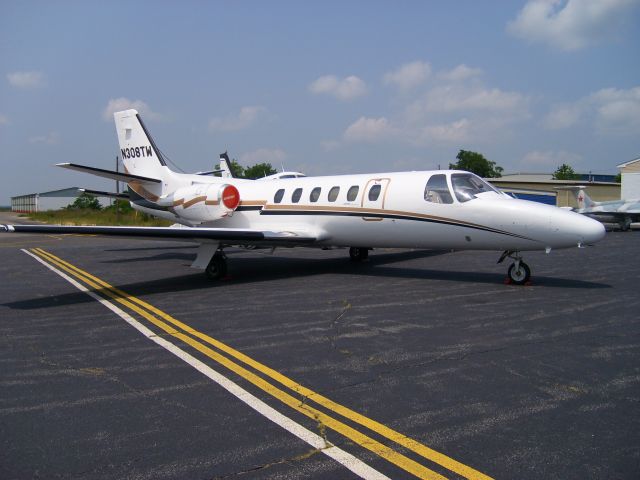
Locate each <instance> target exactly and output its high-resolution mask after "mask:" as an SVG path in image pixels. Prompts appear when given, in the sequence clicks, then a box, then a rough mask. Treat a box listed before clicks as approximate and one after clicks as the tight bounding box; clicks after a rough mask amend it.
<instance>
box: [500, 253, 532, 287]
mask: <svg viewBox="0 0 640 480" xmlns="http://www.w3.org/2000/svg"><path fill="white" fill-rule="evenodd" d="M507 257H509V258H512V259H513V260H514V262H513V263H512V264H511V265H510V266H509V270H507V275H508V276H509V283H512V284H514V285H525V284H526V283H527V282H528V281H529V280H530V279H531V269H530V268H529V265H527V264H526V263H524V262H523V261H522V256H521V255H520V253H519V252H515V251H511V250H507V251H505V252H504V253H503V254H502V256H501V257H500V260H498V263H502V262H503V261H504V259H505V258H507Z"/></svg>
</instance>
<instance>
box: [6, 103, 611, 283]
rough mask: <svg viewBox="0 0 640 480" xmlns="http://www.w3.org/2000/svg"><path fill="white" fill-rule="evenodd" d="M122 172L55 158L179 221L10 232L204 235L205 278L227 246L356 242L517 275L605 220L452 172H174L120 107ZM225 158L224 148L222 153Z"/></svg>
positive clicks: (589, 236) (357, 250)
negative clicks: (465, 256)
mask: <svg viewBox="0 0 640 480" xmlns="http://www.w3.org/2000/svg"><path fill="white" fill-rule="evenodd" d="M114 118H115V123H116V130H117V134H118V141H119V143H120V153H121V156H122V160H123V163H124V167H125V172H124V173H118V172H114V171H110V170H104V169H101V168H95V167H87V166H83V165H76V164H72V163H63V164H59V166H61V167H64V168H68V169H71V170H77V171H80V172H85V173H90V174H93V175H98V176H100V177H105V178H109V179H112V180H120V181H123V182H126V183H127V185H128V191H129V200H130V202H131V206H132V207H133V208H135V209H137V210H140V211H142V212H145V213H148V214H151V215H155V216H157V217H161V218H166V219H169V220H171V221H174V222H176V223H177V224H180V225H177V226H173V227H99V226H57V225H6V226H4V230H5V231H10V232H38V233H75V234H78V233H80V234H82V233H85V234H103V235H119V236H126V237H141V238H158V239H179V240H191V241H194V242H198V243H199V244H200V247H199V249H198V253H197V257H196V259H195V261H194V262H193V264H192V266H193V267H196V268H202V269H204V270H205V272H206V274H207V275H208V276H209V277H210V278H213V279H215V278H220V277H221V276H223V275H225V272H226V270H227V263H226V258H225V255H224V253H223V248H224V247H227V246H230V245H252V246H253V245H254V246H269V247H280V246H286V247H293V246H307V247H349V254H350V256H351V259H352V260H354V261H359V260H363V259H365V258H367V256H368V253H369V250H370V249H372V248H384V247H400V248H433V249H455V250H498V251H502V252H503V253H502V255H501V256H500V259H499V261H498V262H499V263H500V262H502V261H503V260H504V259H505V258H507V257H509V258H512V259H513V260H514V262H513V264H512V265H511V266H510V267H509V269H508V275H509V278H510V279H511V281H512V282H513V283H516V284H524V283H526V282H527V281H528V280H529V277H530V269H529V267H528V266H527V264H526V263H525V262H524V261H523V260H522V255H521V252H523V251H529V250H545V251H546V252H547V253H549V252H550V251H551V250H552V249H555V248H568V247H581V246H583V245H587V244H591V243H593V242H597V241H598V240H600V239H602V238H603V237H604V234H605V231H604V228H603V226H602V224H600V223H599V222H597V221H595V220H592V219H590V218H587V217H584V216H582V215H578V214H576V213H574V212H570V211H566V210H562V209H560V208H557V207H555V206H549V205H543V204H539V203H534V202H529V201H525V200H517V199H513V198H511V197H509V196H508V195H505V194H503V193H502V192H500V191H499V190H496V189H495V188H493V187H492V186H491V185H489V184H488V183H486V182H485V181H484V180H482V179H481V178H479V177H477V176H476V175H474V174H472V173H469V172H465V171H456V170H446V171H445V170H437V171H422V172H394V173H371V174H360V175H340V176H325V177H299V178H286V179H273V180H270V181H254V180H244V179H238V178H233V177H231V176H227V177H213V176H206V175H195V174H184V173H176V172H173V171H171V170H170V169H169V167H168V166H167V163H166V161H165V159H164V157H163V155H162V153H161V152H160V150H159V149H158V148H157V147H156V144H155V142H154V140H153V138H152V137H151V136H150V135H149V133H148V131H147V129H146V127H145V125H144V123H143V122H142V120H141V118H140V116H139V115H138V112H137V111H135V110H126V111H122V112H116V113H115V114H114ZM223 160H225V161H226V158H223Z"/></svg>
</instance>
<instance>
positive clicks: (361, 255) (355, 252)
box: [349, 247, 369, 262]
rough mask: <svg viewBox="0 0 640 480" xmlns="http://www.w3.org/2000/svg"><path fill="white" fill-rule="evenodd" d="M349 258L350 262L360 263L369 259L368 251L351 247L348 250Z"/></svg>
mask: <svg viewBox="0 0 640 480" xmlns="http://www.w3.org/2000/svg"><path fill="white" fill-rule="evenodd" d="M349 257H350V258H351V261H352V262H362V261H363V260H366V259H367V258H369V249H368V248H362V247H351V248H350V249H349Z"/></svg>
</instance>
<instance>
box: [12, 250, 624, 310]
mask: <svg viewBox="0 0 640 480" xmlns="http://www.w3.org/2000/svg"><path fill="white" fill-rule="evenodd" d="M447 253H449V251H410V252H403V253H388V254H376V255H371V256H370V257H369V261H367V262H363V263H353V262H350V261H349V260H348V259H346V258H344V257H340V258H336V257H334V258H324V259H323V258H318V259H309V258H304V259H300V258H287V257H284V258H283V257H275V258H274V257H268V256H264V257H258V258H256V257H251V258H248V257H245V258H234V259H233V260H232V261H231V262H230V270H231V272H232V276H231V277H229V278H227V279H224V280H221V281H217V282H211V281H209V280H208V279H207V278H206V277H205V276H204V275H203V274H202V273H201V272H199V271H198V273H190V274H185V275H177V276H172V277H166V278H160V279H155V280H147V281H142V282H132V283H127V284H120V285H114V286H115V287H117V288H118V289H120V290H122V291H124V292H126V293H128V294H130V295H132V296H135V297H140V296H144V295H153V294H162V293H175V292H181V291H190V290H203V289H211V288H220V287H229V286H234V287H235V286H238V287H240V286H242V285H251V284H253V283H257V282H265V281H274V280H279V279H286V278H291V277H296V278H297V277H299V278H302V277H306V276H315V275H323V274H332V275H358V276H370V277H388V278H408V279H417V280H440V281H443V280H444V281H450V282H465V283H484V284H490V285H501V284H503V282H504V279H505V275H504V274H500V273H486V272H478V271H452V270H436V269H429V268H413V267H394V266H385V265H386V264H389V263H395V262H400V261H408V260H412V259H417V258H425V257H433V256H437V255H443V254H447ZM169 255H171V254H169ZM158 257H162V258H166V257H164V256H163V255H159V256H154V257H145V258H146V259H148V260H149V261H152V260H159V258H158ZM186 257H187V258H188V259H189V260H191V259H192V258H193V255H186ZM179 258H180V259H181V258H182V254H180V256H179ZM139 261H142V259H140V260H139ZM105 263H113V261H107V262H105ZM185 270H187V267H185ZM533 285H534V286H537V287H544V288H571V289H602V288H612V287H611V285H607V284H604V283H596V282H589V281H584V280H576V279H563V278H556V277H544V276H536V277H534V281H533ZM505 288H508V287H505ZM512 288H527V287H512ZM101 290H103V289H96V290H94V291H95V292H96V293H99V294H100V293H101ZM102 296H106V295H104V294H103V295H102ZM93 301H94V300H93V299H91V298H90V297H89V296H88V295H86V294H85V293H82V292H73V293H66V294H62V295H54V296H50V297H46V298H34V299H28V300H21V301H17V302H8V303H4V304H2V305H3V306H4V307H8V308H11V309H19V310H31V309H39V308H51V307H62V306H66V305H73V304H79V303H87V302H93Z"/></svg>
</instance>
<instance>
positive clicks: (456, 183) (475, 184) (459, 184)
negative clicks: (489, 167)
mask: <svg viewBox="0 0 640 480" xmlns="http://www.w3.org/2000/svg"><path fill="white" fill-rule="evenodd" d="M451 185H452V186H453V192H454V193H455V196H456V198H457V199H458V201H459V202H468V201H469V200H473V199H474V198H476V196H477V195H478V194H480V193H484V192H495V193H499V192H498V190H496V189H495V188H493V187H492V186H491V185H489V184H488V183H487V182H485V181H484V180H482V179H481V178H480V177H477V176H476V175H473V174H472V173H454V174H452V175H451Z"/></svg>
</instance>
